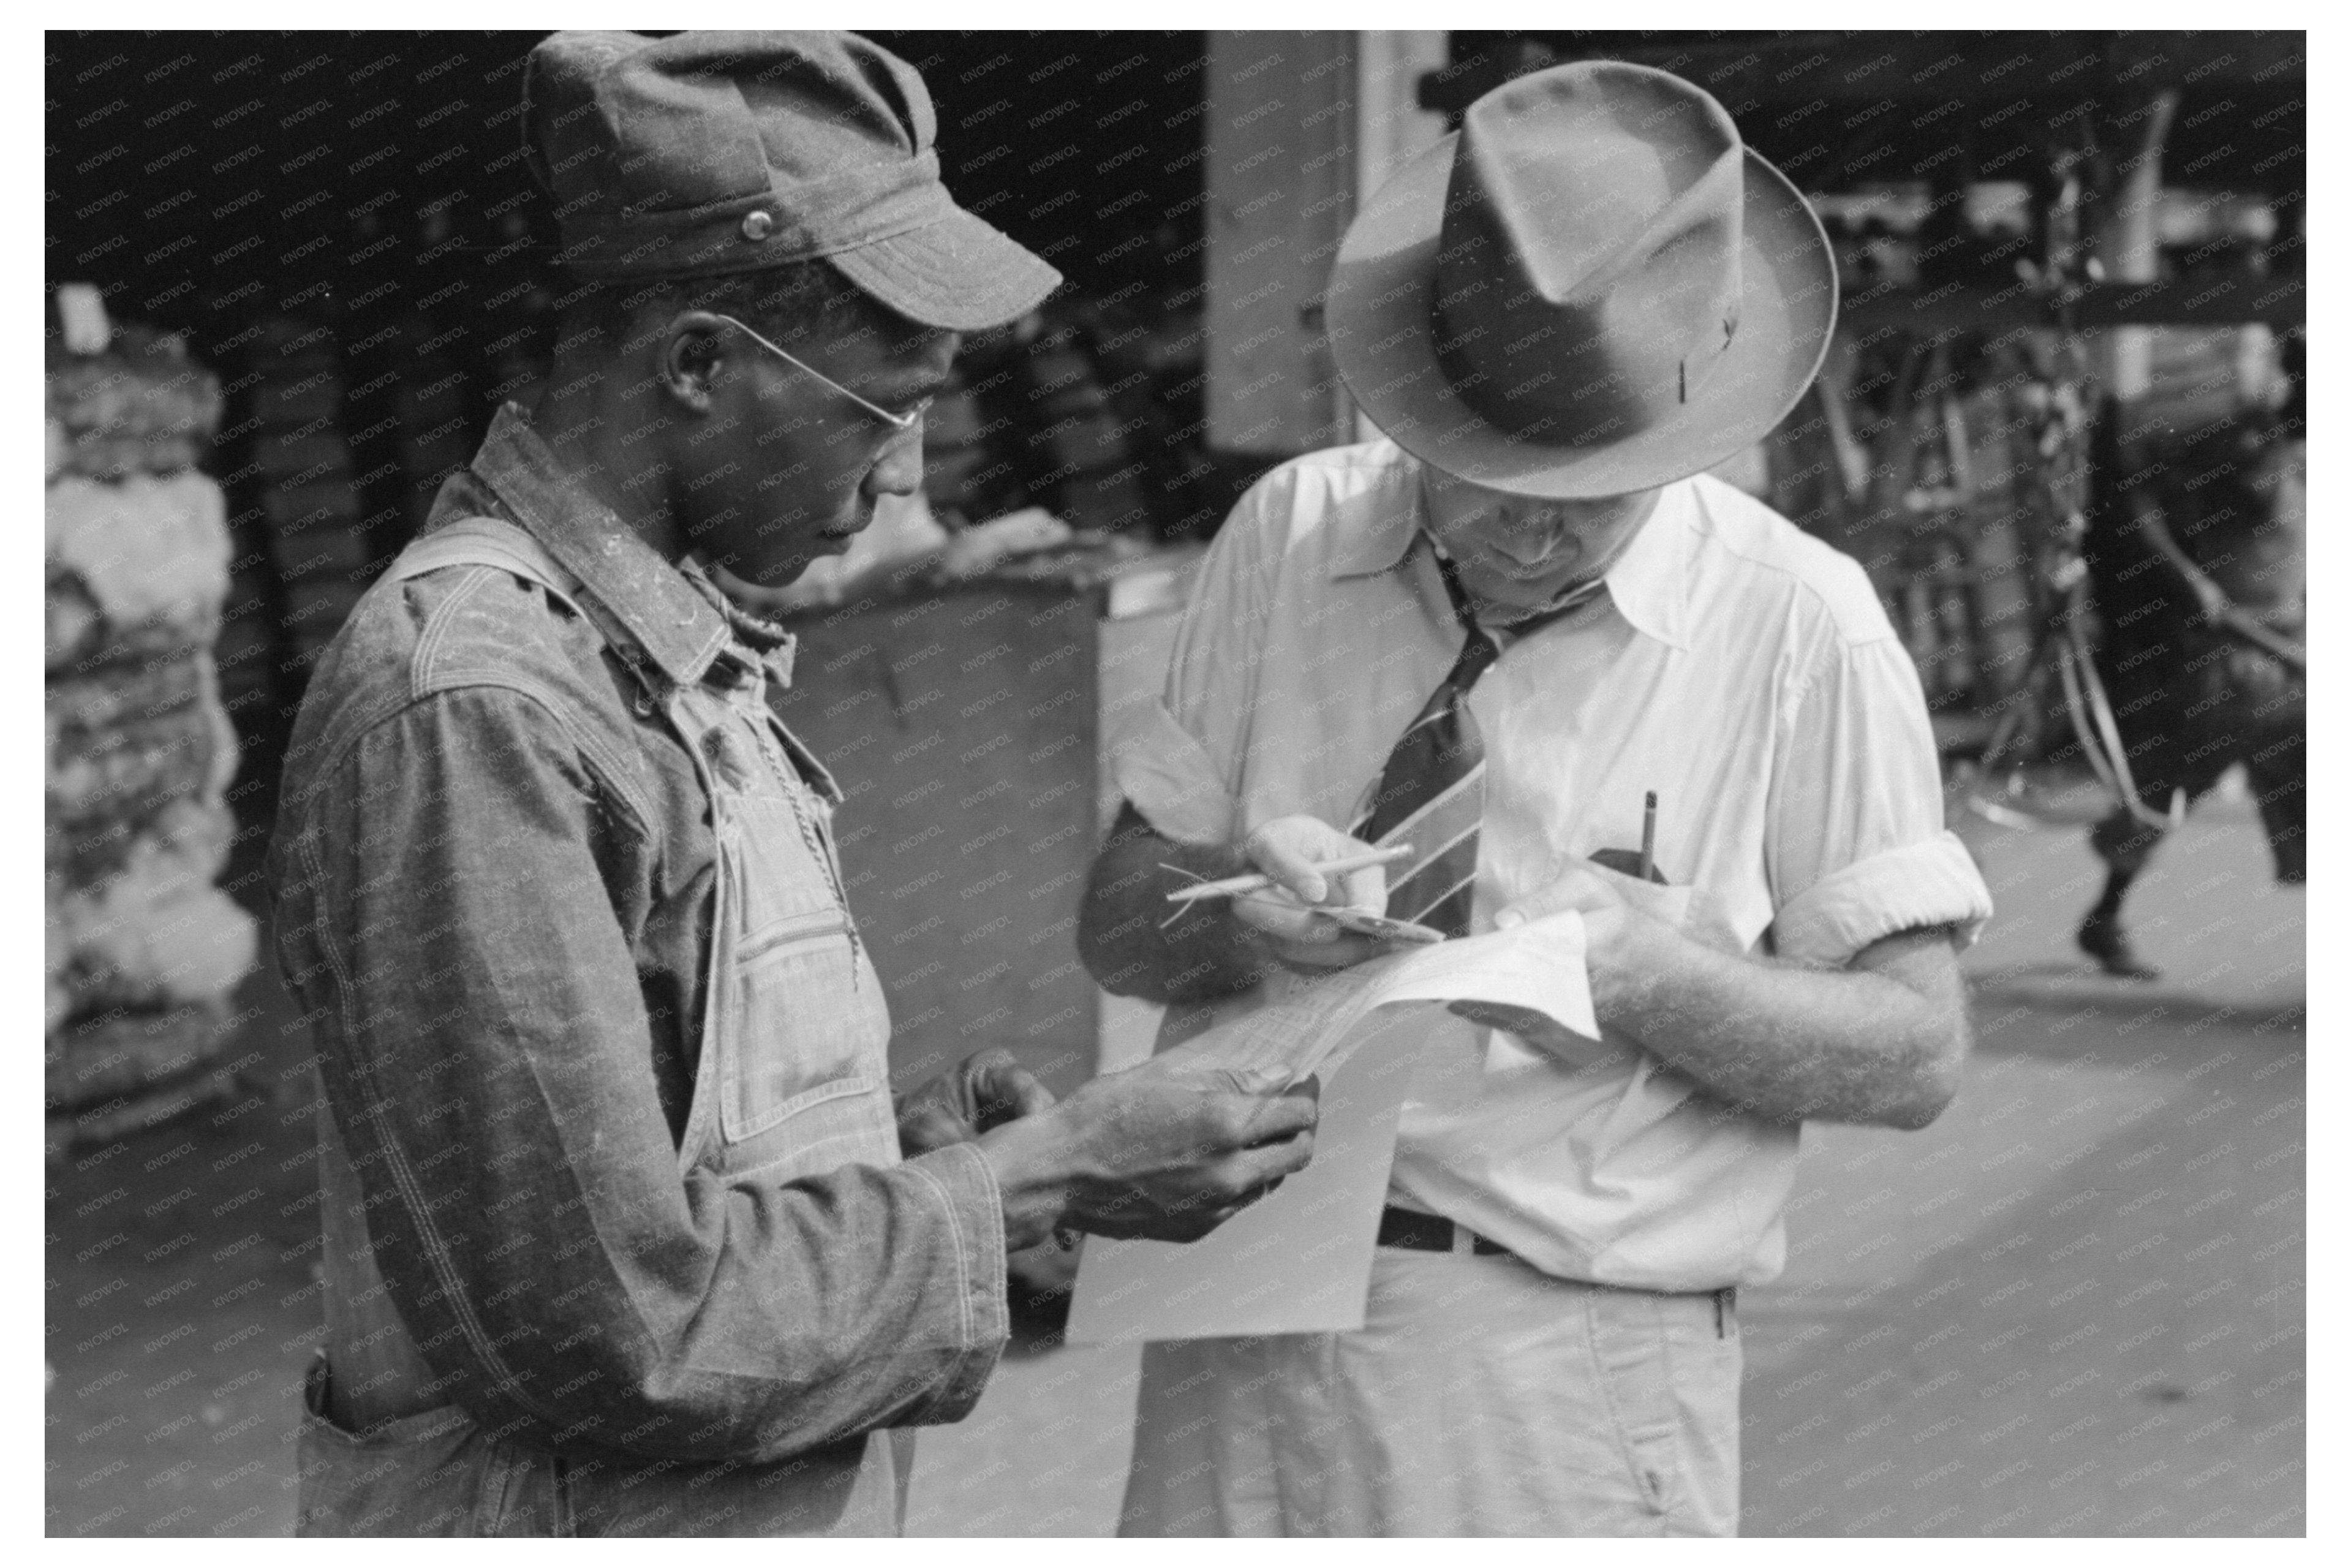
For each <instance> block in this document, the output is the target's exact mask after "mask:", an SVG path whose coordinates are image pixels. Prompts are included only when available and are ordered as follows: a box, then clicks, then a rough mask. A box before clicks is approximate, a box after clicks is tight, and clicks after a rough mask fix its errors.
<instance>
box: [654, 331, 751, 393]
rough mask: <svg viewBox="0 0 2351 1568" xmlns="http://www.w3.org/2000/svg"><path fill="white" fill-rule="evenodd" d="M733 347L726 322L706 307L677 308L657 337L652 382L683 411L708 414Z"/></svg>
mask: <svg viewBox="0 0 2351 1568" xmlns="http://www.w3.org/2000/svg"><path fill="white" fill-rule="evenodd" d="M734 347H735V346H734V344H733V343H732V342H731V341H729V340H728V337H727V332H726V323H725V322H724V321H722V320H720V319H718V318H717V317H716V316H714V315H712V314H711V313H710V312H709V311H707V310H681V311H679V312H678V313H677V314H676V315H675V316H674V317H672V318H671V319H670V322H669V325H668V326H667V327H666V328H664V329H663V331H662V335H661V338H660V349H659V354H660V364H659V368H658V371H657V372H656V376H655V381H656V382H657V384H658V385H659V386H660V388H661V390H662V393H663V395H664V397H665V398H667V399H669V400H670V402H672V403H673V405H674V406H676V407H677V408H679V409H681V410H683V411H684V412H688V413H695V414H697V415H700V414H707V413H710V411H711V407H712V405H713V403H714V402H715V401H716V395H717V389H718V381H719V378H720V377H721V376H723V375H725V374H726V373H727V371H728V368H729V362H730V359H731V356H732V353H733V350H734Z"/></svg>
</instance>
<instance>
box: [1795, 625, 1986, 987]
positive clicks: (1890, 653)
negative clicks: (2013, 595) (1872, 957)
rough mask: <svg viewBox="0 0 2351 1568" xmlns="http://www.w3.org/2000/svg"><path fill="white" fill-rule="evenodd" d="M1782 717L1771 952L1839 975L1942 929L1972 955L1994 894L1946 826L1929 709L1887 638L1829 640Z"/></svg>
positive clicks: (1906, 661) (1898, 648)
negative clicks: (1898, 941) (1896, 939)
mask: <svg viewBox="0 0 2351 1568" xmlns="http://www.w3.org/2000/svg"><path fill="white" fill-rule="evenodd" d="M1881 623H1882V622H1881ZM1787 714H1788V717H1787V720H1786V723H1785V725H1784V727H1783V729H1782V735H1781V737H1780V738H1779V743H1778V745H1777V746H1776V747H1775V748H1774V750H1775V764H1774V768H1773V771H1772V778H1771V797H1772V798H1771V816H1770V828H1769V831H1768V833H1767V835H1766V844H1765V852H1766V858H1767V860H1768V862H1769V872H1770V875H1771V889H1772V904H1773V908H1774V914H1773V918H1772V923H1771V939H1772V946H1773V950H1774V951H1776V952H1777V953H1778V954H1779V955H1780V956H1782V957H1788V958H1793V959H1796V960H1798V961H1799V962H1802V963H1808V964H1818V965H1821V966H1823V967H1843V966H1844V965H1845V964H1847V963H1849V962H1851V961H1852V959H1853V958H1854V957H1855V955H1857V954H1859V953H1860V952H1861V951H1862V950H1863V949H1864V948H1865V947H1867V946H1869V945H1870V944H1872V943H1873V942H1876V941H1880V940H1882V939H1883V938H1885V937H1887V936H1896V935H1897V934H1899V933H1901V932H1904V931H1910V930H1917V929H1922V928H1928V927H1936V926H1941V927H1947V928H1949V930H1950V931H1951V933H1952V934H1953V936H1954V937H1955V938H1956V939H1957V941H1958V942H1959V944H1960V945H1961V946H1966V945H1968V944H1970V943H1972V942H1973V941H1974V940H1975V938H1976V934H1977V933H1978V932H1979V931H1980V930H1981V929H1982V927H1983V924H1984V922H1985V921H1987V920H1989V919H1990V918H1991V913H1992V906H1991V890H1990V889H1989V888H1987V887H1986V886H1985V885H1984V881H1983V877H1982V875H1981V874H1980V873H1978V871H1977V870H1976V865H1975V862H1974V860H1973V859H1972V858H1970V855H1969V854H1968V852H1967V849H1966V847H1965V846H1964V845H1962V844H1961V843H1960V842H1959V837H1958V835H1956V834H1954V833H1952V832H1951V831H1949V830H1948V829H1946V828H1945V827H1944V826H1943V785H1942V774H1941V769H1940V767H1939V764H1938V759H1937V756H1936V750H1935V741H1934V734H1933V731H1932V729H1931V728H1930V727H1929V726H1928V722H1927V705H1926V699H1925V696H1924V694H1923V693H1922V692H1921V691H1920V689H1919V685H1918V675H1917V670H1916V669H1915V668H1914V667H1913V666H1912V664H1911V662H1910V657H1909V654H1908V653H1907V652H1906V651H1905V649H1904V648H1903V646H1902V644H1901V643H1900V642H1899V641H1897V640H1896V638H1895V637H1894V636H1893V635H1892V634H1891V632H1890V629H1889V630H1888V632H1886V634H1885V635H1882V636H1876V637H1870V638H1866V639H1865V640H1860V641H1847V640H1844V639H1842V638H1835V637H1832V638H1830V639H1829V641H1828V646H1827V648H1826V650H1825V652H1824V653H1823V654H1822V655H1821V656H1820V657H1819V658H1818V659H1817V660H1816V661H1815V663H1814V667H1813V673H1812V674H1811V675H1810V678H1809V679H1807V680H1806V681H1805V682H1804V684H1803V685H1802V687H1801V689H1800V690H1799V691H1798V692H1797V693H1796V694H1795V695H1794V697H1793V699H1792V701H1791V702H1790V704H1789V705H1788V708H1787Z"/></svg>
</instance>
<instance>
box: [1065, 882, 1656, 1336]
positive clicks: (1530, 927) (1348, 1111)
mask: <svg viewBox="0 0 2351 1568" xmlns="http://www.w3.org/2000/svg"><path fill="white" fill-rule="evenodd" d="M1480 1024H1483V1025H1487V1026H1489V1027H1492V1028H1497V1029H1504V1030H1509V1031H1510V1032H1511V1033H1512V1034H1515V1035H1517V1036H1519V1037H1520V1039H1521V1040H1525V1041H1526V1042H1527V1043H1528V1044H1530V1045H1532V1046H1534V1047H1536V1048H1537V1049H1538V1050H1541V1051H1547V1052H1549V1053H1552V1054H1553V1055H1557V1056H1561V1057H1563V1058H1565V1059H1567V1060H1570V1061H1577V1060H1583V1059H1586V1058H1595V1057H1597V1056H1598V1055H1599V1054H1601V1053H1602V1052H1604V1051H1607V1050H1609V1049H1610V1048H1607V1047H1604V1046H1602V1045H1601V1044H1600V1043H1599V1037H1600V1030H1599V1026H1598V1024H1597V1023H1596V1022H1595V1021H1594V1020H1593V1014H1592V994H1591V989H1590V987H1589V985H1588V984H1587V982H1586V979H1585V976H1584V968H1583V916H1581V915H1574V914H1566V915H1552V916H1550V917H1549V918H1547V919H1542V920H1537V921H1531V922H1529V923H1528V924H1526V925H1521V926H1519V927H1516V928H1515V929H1513V930H1510V931H1498V932H1493V933H1489V934H1488V935H1486V936H1471V937H1465V938H1463V939H1461V940H1458V941H1454V942H1447V943H1444V944H1441V945H1439V946H1432V947H1419V948H1415V949H1412V950H1411V951H1408V952H1404V953H1398V954H1395V955H1393V956H1388V957H1385V958H1381V959H1378V960H1375V961H1374V962H1372V963H1369V964H1364V965H1361V966H1359V967H1355V968H1353V969H1346V970H1342V971H1339V972H1338V973H1335V974H1333V975H1332V976H1330V977H1327V978H1323V979H1320V980H1317V981H1315V982H1313V983H1312V984H1311V985H1309V986H1306V987H1304V988H1301V989H1300V990H1298V991H1297V992H1296V993H1295V994H1293V995H1291V996H1289V997H1286V998H1282V999H1281V1000H1280V1001H1278V1002H1275V1003H1273V1004H1271V1005H1270V1006H1267V1007H1264V1008H1260V1009H1258V1010H1256V1011H1254V1012H1251V1013H1249V1014H1248V1015H1246V1016H1245V1017H1242V1018H1239V1019H1234V1020H1233V1021H1231V1022H1229V1023H1227V1024H1225V1025H1223V1026H1221V1027H1219V1028H1217V1029H1214V1030H1209V1031H1208V1032H1207V1034H1204V1035H1201V1036H1200V1037H1198V1038H1197V1039H1196V1040H1188V1041H1186V1042H1185V1043H1184V1044H1183V1045H1180V1046H1178V1047H1176V1048H1175V1049H1176V1050H1178V1051H1186V1052H1188V1053H1190V1054H1192V1055H1194V1056H1196V1057H1198V1058H1201V1059H1203V1060H1206V1061H1212V1062H1215V1063H1216V1064H1217V1065H1219V1066H1228V1067H1240V1068H1251V1069H1256V1070H1258V1071H1261V1072H1265V1073H1268V1074H1270V1075H1274V1076H1278V1077H1279V1078H1280V1079H1281V1080H1282V1081H1283V1082H1298V1081H1299V1080H1300V1079H1302V1078H1304V1077H1306V1076H1307V1075H1308V1074H1310V1073H1320V1074H1321V1075H1322V1120H1321V1124H1320V1125H1319V1127H1318V1128H1317V1129H1316V1132H1315V1135H1314V1159H1313V1162H1312V1163H1311V1165H1309V1166H1307V1167H1306V1169H1304V1170H1303V1171H1301V1172H1300V1173H1299V1174H1298V1175H1296V1176H1291V1177H1290V1179H1289V1180H1288V1181H1286V1182H1284V1183H1283V1184H1282V1185H1281V1186H1280V1189H1279V1190H1277V1191H1275V1192H1274V1193H1272V1194H1271V1195H1270V1196H1269V1197H1265V1198H1263V1199H1260V1200H1259V1202H1257V1203H1255V1204H1253V1205H1251V1206H1250V1207H1248V1208H1246V1209H1243V1210H1242V1211H1241V1212H1240V1213H1239V1214H1238V1215H1236V1216H1235V1217H1234V1218H1231V1219H1229V1220H1228V1221H1227V1222H1226V1223H1225V1224H1224V1225H1223V1226H1221V1227H1220V1228H1217V1231H1216V1232H1215V1233H1214V1234H1212V1235H1210V1236H1209V1237H1207V1239H1204V1240H1200V1241H1196V1242H1192V1243H1190V1244H1188V1245H1181V1246H1179V1245H1176V1244H1175V1243H1172V1242H1164V1241H1113V1240H1107V1239H1103V1238H1102V1237H1092V1238H1089V1239H1088V1240H1087V1242H1086V1254H1085V1260H1084V1261H1083V1262H1082V1263H1081V1265H1080V1267H1079V1270H1078V1282H1077V1290H1076V1294H1075V1297H1074V1299H1073V1300H1072V1301H1071V1310H1070V1328H1069V1341H1070V1343H1072V1344H1117V1343H1128V1342H1132V1341H1135V1340H1162V1339H1207V1338H1214V1337H1218V1336H1223V1335H1229V1334H1261V1333H1325V1332H1333V1331H1344V1330H1350V1329H1359V1328H1361V1327H1363V1326H1364V1295H1365V1292H1366V1291H1367V1290H1368V1288H1369V1285H1370V1281H1371V1270H1372V1249H1373V1246H1374V1241H1375V1239H1376V1238H1377V1235H1378V1231H1379V1215H1380V1207H1381V1203H1382V1200H1383V1198H1384V1195H1385V1193H1386V1191H1387V1182H1388V1166H1389V1163H1390V1161H1391V1160H1392V1159H1393V1157H1394V1155H1395V1135H1396V1119H1397V1116H1398V1114H1399V1113H1401V1111H1402V1109H1403V1106H1404V1103H1405V1099H1406V1097H1407V1096H1408V1095H1409V1094H1410V1092H1411V1090H1412V1085H1413V1081H1414V1078H1415V1076H1416V1073H1417V1071H1419V1069H1420V1068H1421V1067H1422V1066H1423V1064H1424V1063H1426V1062H1427V1061H1430V1060H1432V1059H1433V1058H1434V1057H1435V1056H1436V1055H1437V1054H1438V1053H1442V1052H1446V1051H1465V1052H1466V1051H1475V1050H1476V1049H1477V1048H1478V1043H1479V1039H1480V1038H1481V1037H1480V1035H1479V1030H1478V1028H1477V1026H1478V1025H1480Z"/></svg>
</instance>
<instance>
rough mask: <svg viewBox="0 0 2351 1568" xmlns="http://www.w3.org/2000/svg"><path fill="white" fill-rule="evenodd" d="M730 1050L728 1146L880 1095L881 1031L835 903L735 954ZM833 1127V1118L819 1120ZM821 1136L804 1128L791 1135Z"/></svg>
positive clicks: (876, 1006)
mask: <svg viewBox="0 0 2351 1568" xmlns="http://www.w3.org/2000/svg"><path fill="white" fill-rule="evenodd" d="M730 989H731V991H732V992H733V995H732V996H731V997H730V998H729V1000H730V1002H731V1003H732V1006H731V1008H730V1009H729V1010H730V1011H731V1013H732V1015H733V1017H732V1019H731V1020H730V1021H731V1023H732V1025H733V1027H732V1028H730V1029H729V1030H727V1031H726V1032H727V1034H728V1036H729V1037H730V1039H729V1041H728V1043H729V1044H730V1045H731V1046H732V1048H733V1049H732V1050H731V1051H729V1052H728V1055H729V1057H730V1060H729V1061H728V1062H727V1063H726V1082H725V1084H724V1085H723V1091H724V1092H723V1096H722V1100H721V1103H720V1128H721V1131H722V1132H723V1133H724V1134H725V1135H726V1140H727V1142H728V1143H730V1144H733V1143H741V1142H746V1141H748V1140H751V1139H755V1138H758V1137H759V1136H760V1135H761V1134H766V1133H768V1132H770V1131H771V1130H773V1129H775V1128H777V1127H778V1126H780V1125H781V1124H784V1123H786V1122H789V1121H792V1120H793V1119H795V1118H797V1117H799V1115H800V1113H803V1112H809V1111H812V1110H814V1109H815V1108H816V1107H819V1106H821V1105H823V1104H824V1103H827V1102H830V1101H834V1100H841V1099H847V1098H851V1097H853V1096H859V1095H872V1094H876V1093H879V1094H882V1095H883V1096H884V1097H885V1098H886V1096H887V1084H886V1082H884V1074H883V1071H882V1062H883V1059H884V1050H885V1047H886V1045H887V1041H888V1033H889V1025H888V1023H887V1021H886V1019H887V1015H886V1012H885V1011H884V1010H883V1004H882V1002H881V998H880V997H879V996H878V995H877V994H876V993H877V989H878V988H877V987H876V985H875V983H874V979H873V977H872V975H871V973H870V972H864V971H862V962H861V959H860V956H859V954H858V951H857V947H856V944H855V941H854V939H853V937H852V935H851V931H850V924H849V916H848V915H847V914H846V913H845V912H844V911H843V910H842V909H841V907H840V906H839V905H838V904H833V905H830V906H828V907H824V908H820V909H813V910H809V911H806V912H803V913H799V914H795V915H788V916H785V917H784V918H782V919H779V920H777V921H774V922H772V923H770V924H769V925H768V926H767V927H766V928H765V929H764V930H762V931H760V932H758V934H757V935H756V936H750V937H748V938H747V939H746V940H745V941H744V942H743V943H742V945H741V946H740V947H738V948H737V953H736V958H735V964H734V975H733V977H732V981H731V985H730ZM817 1120H831V1118H822V1117H820V1118H817ZM804 1134H814V1135H816V1136H817V1137H819V1138H824V1137H825V1136H826V1134H824V1133H823V1132H822V1131H821V1130H820V1129H819V1128H817V1127H815V1126H814V1125H811V1126H810V1127H808V1128H805V1129H802V1128H794V1129H792V1136H791V1140H790V1141H791V1143H792V1144H793V1145H794V1146H795V1147H799V1146H801V1145H805V1144H806V1143H807V1142H808V1138H807V1136H805V1135H804Z"/></svg>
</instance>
